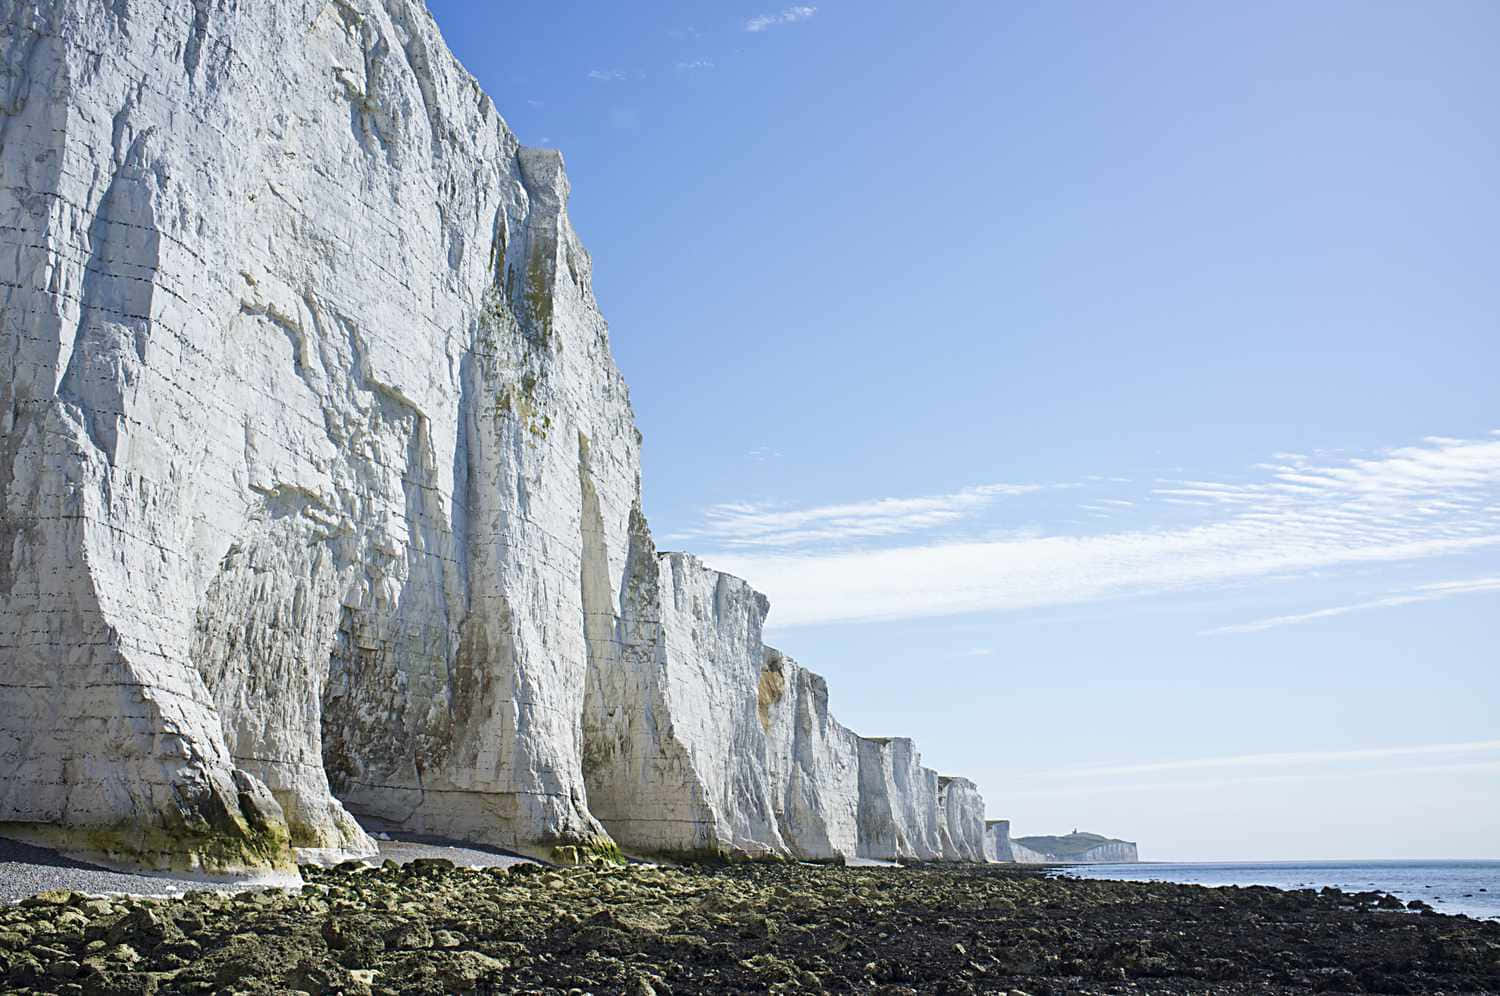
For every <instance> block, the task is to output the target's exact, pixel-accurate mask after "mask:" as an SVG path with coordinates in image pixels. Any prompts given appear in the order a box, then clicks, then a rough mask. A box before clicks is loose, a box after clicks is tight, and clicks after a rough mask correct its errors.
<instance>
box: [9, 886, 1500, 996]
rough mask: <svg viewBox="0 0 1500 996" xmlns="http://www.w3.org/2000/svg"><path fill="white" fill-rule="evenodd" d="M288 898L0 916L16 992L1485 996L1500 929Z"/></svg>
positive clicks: (1208, 914) (1335, 897)
mask: <svg viewBox="0 0 1500 996" xmlns="http://www.w3.org/2000/svg"><path fill="white" fill-rule="evenodd" d="M302 874H303V876H304V878H305V879H306V882H305V884H304V885H303V886H301V887H300V888H299V889H292V890H261V891H245V892H240V893H237V894H226V893H223V892H216V891H197V892H191V893H188V894H187V895H184V896H182V897H180V898H174V899H170V900H153V899H140V898H125V897H118V896H116V897H107V898H97V897H96V898H91V897H89V896H87V895H83V894H80V893H76V892H65V891H55V892H47V893H43V894H40V895H37V896H34V897H32V898H29V899H26V900H24V901H23V902H21V903H20V904H18V905H14V906H10V907H5V908H0V979H3V980H4V983H5V987H6V988H7V989H8V990H11V991H15V992H20V993H79V994H90V993H99V994H117V993H118V994H127V993H128V994H145V993H209V992H244V993H272V992H277V993H284V992H297V991H300V992H307V993H324V992H345V993H371V992H401V993H510V992H528V993H559V994H562V993H584V992H589V993H601V994H602V993H626V994H631V996H644V994H651V993H657V994H669V993H673V994H686V993H715V992H724V993H728V992H785V993H790V992H814V993H815V992H884V993H930V992H932V993H942V992H952V993H971V992H1000V993H1007V992H1008V993H1012V994H1014V993H1018V992H1019V993H1028V994H1032V996H1039V994H1043V993H1303V992H1340V993H1447V994H1458V993H1493V992H1497V991H1500V923H1494V922H1481V921H1478V920H1473V919H1469V918H1467V917H1458V916H1444V915H1440V914H1435V913H1432V912H1431V911H1430V910H1420V909H1419V910H1408V909H1406V908H1405V906H1404V905H1403V904H1401V903H1400V902H1399V901H1397V900H1395V899H1393V898H1391V897H1389V896H1385V895H1383V894H1380V893H1374V892H1371V893H1361V894H1350V893H1343V892H1338V891H1334V890H1322V891H1313V890H1303V891H1298V892H1285V891H1280V890H1276V889H1269V888H1259V887H1252V888H1222V889H1210V888H1204V887H1201V886H1183V885H1163V884H1159V883H1130V882H1114V881H1079V880H1070V879H1059V878H1052V877H1048V876H1047V875H1046V874H1045V873H1044V872H1043V871H1040V870H1036V869H1021V868H1017V867H1014V866H999V865H992V866H974V865H960V864H928V865H921V866H908V867H877V868H869V867H864V868H856V867H840V866H835V865H808V864H797V863H789V862H751V863H735V864H717V865H704V866H693V867H668V866H656V865H640V864H631V865H620V864H611V863H606V862H603V861H600V862H596V863H595V864H593V865H592V866H578V867H570V868H559V867H549V866H545V865H538V864H517V865H513V866H510V867H508V868H473V867H463V866H460V865H455V864H454V863H453V862H451V861H449V860H447V859H443V858H418V859H415V860H412V861H410V862H408V863H407V864H404V865H403V864H398V863H397V862H395V861H387V862H385V863H384V864H382V865H379V866H376V865H371V864H368V863H349V864H346V865H343V866H340V867H337V868H333V869H321V868H314V867H304V868H303V869H302Z"/></svg>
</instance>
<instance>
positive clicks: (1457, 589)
mask: <svg viewBox="0 0 1500 996" xmlns="http://www.w3.org/2000/svg"><path fill="white" fill-rule="evenodd" d="M1485 591H1500V578H1473V579H1471V580H1467V581H1439V582H1437V583H1434V584H1424V585H1418V586H1417V587H1415V588H1412V589H1410V590H1408V591H1406V592H1402V593H1399V594H1393V595H1387V596H1385V597H1383V598H1372V599H1369V600H1367V601H1363V602H1354V603H1353V604H1350V605H1336V606H1333V607H1331V608H1327V609H1318V610H1316V611H1313V612H1298V613H1294V614H1292V615H1285V616H1272V617H1270V618H1269V619H1256V620H1254V621H1252V622H1244V623H1235V624H1234V625H1232V626H1218V627H1215V628H1214V629H1208V630H1204V631H1203V635H1205V636H1212V635H1215V634H1220V633H1259V632H1261V631H1262V630H1267V629H1276V628H1278V627H1280V626H1296V625H1298V624H1300V623H1309V622H1317V621H1318V620H1320V619H1330V618H1332V617H1334V616H1342V615H1347V614H1349V613H1351V612H1366V611H1369V610H1370V609H1389V608H1395V607H1396V606H1400V605H1420V604H1422V603H1423V602H1436V601H1439V600H1441V599H1444V598H1452V597H1453V596H1455V595H1469V594H1474V593H1476V592H1485Z"/></svg>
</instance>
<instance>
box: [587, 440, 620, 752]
mask: <svg viewBox="0 0 1500 996" xmlns="http://www.w3.org/2000/svg"><path fill="white" fill-rule="evenodd" d="M578 489H579V511H578V529H579V534H580V536H579V538H580V541H581V545H580V548H579V549H580V556H579V568H578V583H579V589H580V594H581V601H582V605H583V640H584V649H585V651H586V652H587V654H588V670H587V679H586V681H587V688H586V690H585V693H584V715H583V720H582V722H583V727H584V743H583V767H584V775H585V780H587V775H588V772H589V769H590V768H591V767H593V766H594V764H595V763H597V759H596V757H595V752H596V751H599V750H601V749H602V750H605V751H608V750H609V749H610V748H609V747H608V745H607V744H601V743H598V742H597V739H595V741H594V742H593V743H591V738H590V735H589V727H590V725H591V724H590V713H591V709H590V705H591V703H590V702H589V699H590V697H591V695H597V694H599V692H596V689H597V688H599V686H600V685H601V683H602V682H603V681H605V680H606V676H607V675H611V674H613V673H614V671H615V666H616V664H617V662H618V658H619V643H618V640H617V638H616V634H615V628H616V622H617V620H616V617H615V613H614V609H613V607H612V604H611V603H612V601H613V600H612V599H611V598H610V584H609V554H608V551H607V547H606V545H605V536H604V514H603V512H602V511H601V510H600V507H599V492H598V489H596V488H595V487H594V479H593V475H592V474H591V473H590V471H589V440H588V437H587V436H585V435H584V434H583V433H581V432H580V433H579V434H578ZM600 691H602V689H601V690H600ZM600 705H603V706H605V707H606V708H607V704H605V703H600ZM599 732H600V733H601V734H603V733H604V731H599Z"/></svg>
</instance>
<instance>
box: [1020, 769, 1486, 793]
mask: <svg viewBox="0 0 1500 996" xmlns="http://www.w3.org/2000/svg"><path fill="white" fill-rule="evenodd" d="M1466 771H1483V772H1490V771H1500V761H1456V762H1452V763H1449V764H1417V765H1406V766H1401V767H1395V768H1368V769H1359V770H1353V771H1307V772H1297V773H1295V774H1283V775H1229V776H1226V777H1222V778H1215V779H1213V780H1207V779H1200V780H1198V781H1163V782H1109V783H1107V784H1102V785H1094V784H1088V785H1081V784H1063V785H1050V786H1048V787H1046V788H1036V789H1026V788H1021V789H1017V790H1015V791H1008V792H1006V793H1005V797H1006V798H1007V799H1039V798H1046V797H1052V798H1058V797H1060V798H1080V797H1081V798H1092V797H1094V796H1097V795H1099V794H1101V793H1120V792H1125V793H1129V794H1131V795H1142V794H1145V793H1147V792H1170V793H1173V794H1174V795H1177V796H1178V797H1181V795H1182V793H1184V792H1213V791H1215V790H1222V789H1224V788H1227V787H1229V786H1232V785H1255V784H1260V783H1270V784H1281V783H1286V782H1326V781H1344V780H1346V779H1349V778H1384V779H1389V778H1397V777H1400V776H1402V775H1441V774H1453V773H1455V772H1466Z"/></svg>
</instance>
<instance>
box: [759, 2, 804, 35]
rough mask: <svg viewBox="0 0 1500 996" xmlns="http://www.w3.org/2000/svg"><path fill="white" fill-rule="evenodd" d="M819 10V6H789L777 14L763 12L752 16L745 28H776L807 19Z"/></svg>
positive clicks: (760, 29)
mask: <svg viewBox="0 0 1500 996" xmlns="http://www.w3.org/2000/svg"><path fill="white" fill-rule="evenodd" d="M817 12H818V8H816V7H807V6H798V7H787V8H785V9H783V10H782V11H780V12H779V13H776V14H761V15H760V16H758V17H752V18H750V19H749V20H747V21H746V22H745V30H746V31H764V30H766V29H767V28H774V27H776V26H777V25H779V24H795V23H797V22H798V21H805V20H807V19H808V18H809V17H812V16H813V15H814V14H816V13H817Z"/></svg>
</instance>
